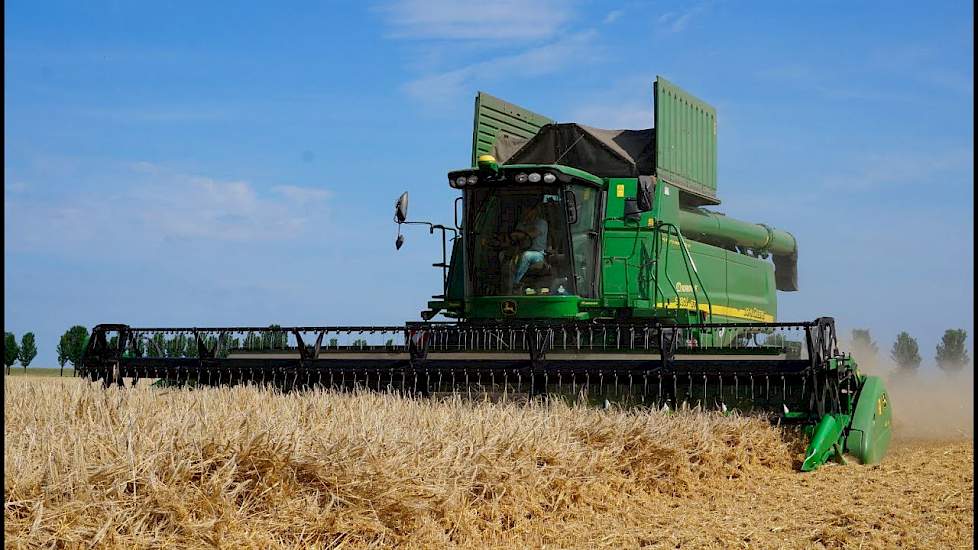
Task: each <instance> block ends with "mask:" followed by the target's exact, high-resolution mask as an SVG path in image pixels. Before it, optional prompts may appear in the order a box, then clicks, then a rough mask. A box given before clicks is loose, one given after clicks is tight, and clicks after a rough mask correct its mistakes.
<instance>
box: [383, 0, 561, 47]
mask: <svg viewBox="0 0 978 550" xmlns="http://www.w3.org/2000/svg"><path fill="white" fill-rule="evenodd" d="M376 10H377V11H378V12H380V13H381V14H383V16H384V19H385V20H386V22H387V24H388V25H389V26H390V28H391V31H390V34H389V36H391V37H392V38H420V39H434V40H478V41H483V42H484V41H489V40H536V39H545V38H549V37H551V36H553V35H554V34H555V33H556V32H557V31H558V30H559V29H560V28H561V27H562V26H563V25H564V24H566V23H567V22H568V21H569V20H570V18H571V14H572V3H571V2H565V1H559V0H496V1H493V2H489V3H484V4H473V3H471V2H466V1H464V0H393V1H391V2H387V3H385V4H382V5H380V6H377V8H376Z"/></svg>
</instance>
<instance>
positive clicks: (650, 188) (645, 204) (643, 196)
mask: <svg viewBox="0 0 978 550" xmlns="http://www.w3.org/2000/svg"><path fill="white" fill-rule="evenodd" d="M654 193H655V183H653V181H652V178H650V177H649V176H639V178H638V192H637V193H636V194H635V202H636V203H637V204H636V206H638V210H639V212H648V211H649V210H652V197H653V196H655V195H654Z"/></svg>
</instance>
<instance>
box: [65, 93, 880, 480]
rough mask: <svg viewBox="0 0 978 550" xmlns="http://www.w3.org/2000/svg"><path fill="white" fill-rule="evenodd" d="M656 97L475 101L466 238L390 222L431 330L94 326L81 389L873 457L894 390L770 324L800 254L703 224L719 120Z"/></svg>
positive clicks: (821, 322)
mask: <svg viewBox="0 0 978 550" xmlns="http://www.w3.org/2000/svg"><path fill="white" fill-rule="evenodd" d="M653 93H654V104H655V109H654V111H655V114H654V117H655V120H654V123H655V124H654V129H647V130H601V129H596V128H590V127H587V126H583V125H579V124H557V123H554V122H553V121H552V120H549V119H547V118H546V117H543V116H540V115H538V114H536V113H533V112H531V111H528V110H526V109H522V108H520V107H517V106H515V105H512V104H509V103H506V102H504V101H501V100H499V99H497V98H494V97H492V96H490V95H488V94H485V93H481V92H480V93H479V94H478V95H477V96H476V100H475V124H474V130H473V148H472V168H466V169H464V170H455V171H452V172H449V173H448V184H449V186H451V188H452V189H457V190H458V191H460V196H459V197H458V198H457V199H456V200H455V224H454V227H448V226H444V225H438V224H432V223H429V222H421V221H408V218H407V209H408V195H407V193H404V194H403V195H401V197H400V199H399V200H398V201H397V204H396V206H395V221H396V223H397V224H398V227H399V228H400V227H401V225H404V224H423V225H426V226H427V227H428V230H429V232H430V233H431V234H434V233H435V231H436V230H437V231H439V232H440V235H441V238H442V260H441V262H438V263H435V264H434V266H435V267H437V268H439V269H440V270H441V272H442V285H443V290H442V293H441V294H439V295H437V296H434V297H433V299H432V301H429V302H428V309H427V310H425V311H423V312H421V318H422V319H423V320H422V321H417V322H408V323H406V324H405V325H403V326H318V327H317V326H312V327H277V326H272V327H210V328H201V327H192V328H135V327H130V326H127V325H99V326H97V327H95V328H94V329H93V332H92V337H91V339H90V341H89V343H88V346H87V353H86V356H85V359H84V361H83V365H82V366H81V368H80V369H79V370H78V374H79V375H80V376H85V377H89V378H90V379H91V380H93V381H95V380H101V381H103V383H104V384H105V385H109V384H112V383H118V384H122V380H123V378H134V379H138V378H159V379H161V380H162V381H164V382H165V383H170V384H181V385H184V384H185V385H222V384H236V383H246V382H250V383H259V384H262V383H264V384H274V385H276V386H278V387H283V388H302V387H333V388H354V387H367V388H374V389H378V390H382V391H383V390H394V391H401V392H404V393H409V394H417V395H431V394H437V393H441V392H464V393H470V394H471V393H476V394H491V395H503V396H507V395H526V396H538V395H563V396H571V397H585V396H586V399H589V400H591V401H596V402H599V403H604V402H607V401H612V402H623V403H630V404H637V405H645V406H652V407H660V408H662V407H668V408H670V409H677V408H682V407H684V406H688V407H703V408H717V409H721V410H724V411H726V410H739V411H744V412H765V413H766V414H768V415H770V417H771V419H772V420H773V421H775V422H781V423H785V424H790V423H797V424H801V425H803V426H804V427H805V430H806V432H807V433H808V434H809V435H810V436H811V442H810V445H809V448H808V453H807V455H806V459H805V461H804V464H803V465H802V469H803V470H812V469H814V468H816V467H818V466H819V465H820V464H822V463H824V462H825V461H827V460H829V459H831V458H833V457H836V458H837V459H838V460H843V456H844V454H849V455H851V456H854V457H856V458H857V459H858V460H859V461H861V462H863V463H876V462H878V461H879V460H880V459H881V458H882V456H883V454H884V453H885V451H886V448H887V445H888V443H889V440H890V433H891V428H890V418H891V410H890V404H889V400H888V394H887V392H886V390H885V389H884V387H883V383H882V381H881V380H880V379H879V378H878V377H875V376H866V375H863V374H860V373H859V371H858V370H857V368H856V364H855V362H854V361H853V359H852V358H851V357H850V356H849V355H846V354H843V353H840V352H839V350H838V347H837V343H836V333H835V324H834V321H833V319H832V318H829V317H820V318H818V319H815V320H814V321H810V322H790V323H786V322H779V321H777V319H776V314H777V298H776V292H775V291H776V290H781V291H794V290H797V258H798V247H797V244H796V242H795V239H794V237H793V236H792V235H791V234H789V233H787V232H785V231H781V230H778V229H774V228H771V227H769V226H766V225H764V224H754V223H747V222H744V221H740V220H737V219H734V218H730V217H728V216H725V215H723V214H720V213H718V212H714V211H710V210H707V209H706V208H704V207H708V206H716V205H718V204H720V201H719V199H718V198H717V194H716V190H717V184H716V182H717V178H716V159H717V148H716V143H717V142H716V139H717V138H716V135H717V122H716V111H715V109H713V108H712V107H711V106H709V105H708V104H706V103H704V102H702V101H701V100H699V99H697V98H695V97H693V96H692V95H690V94H688V93H686V92H684V91H682V90H680V89H679V88H678V87H676V86H675V85H673V84H671V83H669V82H667V81H665V80H664V79H662V78H657V80H656V82H655V85H654V87H653ZM459 203H461V204H459ZM449 234H450V235H449ZM403 243H404V236H403V234H401V232H400V231H398V236H397V242H396V247H397V248H398V249H400V248H401V246H402V245H403ZM449 245H450V246H449ZM449 249H450V250H449ZM439 313H442V314H443V315H444V316H445V317H447V318H449V319H451V320H453V321H452V322H434V321H432V319H433V318H434V316H435V315H437V314H439ZM165 335H166V336H165ZM167 336H169V338H167Z"/></svg>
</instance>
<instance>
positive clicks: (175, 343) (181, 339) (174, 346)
mask: <svg viewBox="0 0 978 550" xmlns="http://www.w3.org/2000/svg"><path fill="white" fill-rule="evenodd" d="M164 350H165V351H166V356H167V357H186V355H187V335H186V334H183V333H180V334H175V335H173V338H170V339H169V340H167V341H166V345H165V346H164Z"/></svg>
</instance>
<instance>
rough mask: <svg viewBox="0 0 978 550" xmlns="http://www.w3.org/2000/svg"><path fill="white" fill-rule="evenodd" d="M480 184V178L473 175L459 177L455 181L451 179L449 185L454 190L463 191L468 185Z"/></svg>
mask: <svg viewBox="0 0 978 550" xmlns="http://www.w3.org/2000/svg"><path fill="white" fill-rule="evenodd" d="M476 183H479V176H477V175H475V174H472V175H471V176H464V175H463V176H457V177H456V178H455V179H449V180H448V184H449V185H450V186H452V188H454V189H461V188H463V187H466V186H468V185H475V184H476Z"/></svg>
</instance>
